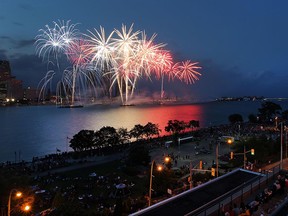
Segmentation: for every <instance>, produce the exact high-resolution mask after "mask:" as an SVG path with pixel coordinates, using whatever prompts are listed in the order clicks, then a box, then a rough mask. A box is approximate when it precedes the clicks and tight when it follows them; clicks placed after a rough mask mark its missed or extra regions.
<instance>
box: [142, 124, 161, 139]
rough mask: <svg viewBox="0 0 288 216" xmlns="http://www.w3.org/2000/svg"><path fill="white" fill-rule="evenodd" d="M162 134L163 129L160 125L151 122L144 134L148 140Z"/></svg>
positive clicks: (144, 129) (145, 127)
mask: <svg viewBox="0 0 288 216" xmlns="http://www.w3.org/2000/svg"><path fill="white" fill-rule="evenodd" d="M160 132H161V129H159V125H158V124H153V123H151V122H148V123H147V124H146V125H145V126H144V128H143V134H144V135H145V136H146V138H151V137H153V136H159V134H160Z"/></svg>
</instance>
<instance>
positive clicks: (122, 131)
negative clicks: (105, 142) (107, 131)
mask: <svg viewBox="0 0 288 216" xmlns="http://www.w3.org/2000/svg"><path fill="white" fill-rule="evenodd" d="M117 133H118V135H119V143H120V144H124V143H127V142H129V139H130V133H129V132H128V130H127V128H123V127H121V128H119V129H118V130H117Z"/></svg>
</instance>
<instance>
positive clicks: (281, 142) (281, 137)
mask: <svg viewBox="0 0 288 216" xmlns="http://www.w3.org/2000/svg"><path fill="white" fill-rule="evenodd" d="M275 120H276V128H277V126H278V125H280V145H281V146H280V169H282V168H283V121H280V122H279V123H278V122H277V120H278V117H275Z"/></svg>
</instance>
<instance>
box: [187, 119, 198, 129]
mask: <svg viewBox="0 0 288 216" xmlns="http://www.w3.org/2000/svg"><path fill="white" fill-rule="evenodd" d="M187 127H188V128H191V129H192V130H193V128H199V127H200V124H199V121H196V120H190V121H189V122H188V124H187Z"/></svg>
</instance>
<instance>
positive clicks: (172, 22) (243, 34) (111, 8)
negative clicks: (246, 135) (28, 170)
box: [0, 0, 288, 100]
mask: <svg viewBox="0 0 288 216" xmlns="http://www.w3.org/2000/svg"><path fill="white" fill-rule="evenodd" d="M144 3H145V4H144ZM0 6H1V8H6V9H5V10H4V11H3V12H2V14H1V16H0V23H1V26H3V27H2V28H1V30H0V44H1V46H0V59H3V60H9V61H10V62H11V68H12V74H13V75H15V76H16V77H17V78H18V79H21V80H23V84H24V86H33V87H36V86H37V85H38V83H39V81H40V80H41V79H42V78H43V76H44V75H45V73H46V72H47V69H46V64H45V63H43V62H42V59H41V58H39V57H38V56H37V54H36V52H35V45H34V42H35V36H36V35H37V34H39V32H38V30H39V29H41V28H43V27H44V26H45V25H46V24H48V25H50V24H51V23H52V22H53V21H58V20H65V21H67V20H71V22H73V23H79V28H80V30H81V31H83V32H85V31H86V32H87V30H94V28H95V29H97V30H99V27H100V26H103V27H105V29H107V31H110V30H113V29H114V28H119V27H121V25H122V24H126V25H127V26H130V25H131V24H134V29H135V30H141V31H142V30H144V31H145V32H146V33H147V35H148V36H149V37H151V36H152V35H153V34H154V33H156V34H157V37H156V41H157V42H158V43H166V44H167V45H166V47H167V49H169V50H171V53H172V54H173V58H174V59H176V61H178V60H180V61H181V60H186V59H191V60H192V61H197V62H199V65H200V66H201V67H202V69H201V74H202V76H201V77H200V80H199V81H197V82H196V83H195V84H193V85H185V84H181V85H178V83H174V84H173V83H167V84H165V85H166V86H167V87H166V88H167V91H170V92H174V93H175V95H176V96H177V95H185V94H187V95H190V96H191V97H193V98H198V99H203V100H205V99H214V98H217V97H221V96H243V95H256V96H266V97H287V93H286V92H285V85H286V83H287V81H288V77H287V75H286V67H285V66H286V65H285V63H286V59H287V57H288V43H287V40H286V38H287V37H288V29H287V28H285V26H287V20H288V15H287V14H286V11H285V8H286V6H288V3H286V2H285V1H282V0H281V1H279V2H278V4H275V3H272V2H270V1H253V2H250V1H249V2H248V1H244V2H243V1H233V2H229V1H218V2H217V3H215V2H213V1H205V2H200V1H188V0H187V1H186V0H181V1H177V2H176V1H172V0H169V1H163V0H160V1H157V2H152V1H150V0H149V1H145V2H142V1H130V0H125V1H121V2H118V1H109V2H106V1H95V2H92V1H88V0H84V1H82V3H81V4H80V5H79V3H77V2H76V1H69V4H67V2H64V1H58V2H57V4H55V3H53V2H38V1H35V0H31V1H27V2H25V3H23V2H22V1H19V0H15V1H8V0H3V1H1V3H0ZM36 17H37V18H36ZM139 89H140V87H139ZM141 89H142V91H145V89H150V90H151V89H153V90H154V91H159V84H157V83H155V82H153V83H151V82H149V83H147V82H145V84H143V85H142V86H141Z"/></svg>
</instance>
